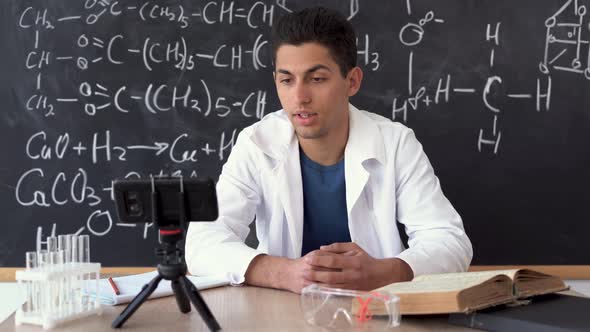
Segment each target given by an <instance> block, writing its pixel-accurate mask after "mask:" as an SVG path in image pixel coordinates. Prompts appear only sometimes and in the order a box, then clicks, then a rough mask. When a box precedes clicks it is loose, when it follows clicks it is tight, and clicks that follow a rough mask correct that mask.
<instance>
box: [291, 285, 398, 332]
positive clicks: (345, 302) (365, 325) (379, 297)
mask: <svg viewBox="0 0 590 332" xmlns="http://www.w3.org/2000/svg"><path fill="white" fill-rule="evenodd" d="M301 308H302V310H303V316H304V318H305V320H306V321H307V322H308V323H310V324H312V325H315V326H319V327H323V328H327V329H337V330H343V329H354V330H355V331H364V330H366V331H375V330H386V329H390V328H393V327H396V326H399V324H400V313H399V297H397V296H396V295H394V294H391V293H389V292H378V293H377V292H361V291H353V290H346V289H338V288H328V287H321V286H319V285H316V284H312V285H309V286H307V287H305V288H303V289H302V291H301Z"/></svg>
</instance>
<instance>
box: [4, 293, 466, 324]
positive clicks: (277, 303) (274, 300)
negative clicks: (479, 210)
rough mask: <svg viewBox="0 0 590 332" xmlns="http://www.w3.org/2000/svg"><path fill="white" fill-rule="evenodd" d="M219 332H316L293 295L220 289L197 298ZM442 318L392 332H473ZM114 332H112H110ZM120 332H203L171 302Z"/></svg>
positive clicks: (150, 305)
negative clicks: (200, 298) (220, 328)
mask: <svg viewBox="0 0 590 332" xmlns="http://www.w3.org/2000/svg"><path fill="white" fill-rule="evenodd" d="M201 294H202V296H203V298H204V299H205V301H206V302H207V304H208V305H209V308H210V309H211V311H213V314H214V315H215V317H216V318H217V321H218V322H219V324H220V325H221V327H222V328H223V330H224V331H298V332H304V331H320V329H318V328H314V327H313V326H310V325H308V324H307V323H306V322H305V321H304V320H303V314H302V313H301V308H300V306H299V295H297V294H293V293H290V292H286V291H279V290H273V289H265V288H258V287H247V286H244V287H231V286H228V287H220V288H214V289H208V290H205V291H203V292H201ZM124 307H125V306H115V307H110V306H105V307H104V313H103V314H102V316H94V317H89V318H87V319H84V320H79V321H74V322H71V323H70V324H66V325H63V326H60V327H58V328H55V329H53V330H51V331H56V332H57V331H84V332H93V331H106V330H111V328H110V324H111V322H112V321H113V319H114V318H115V317H116V316H117V315H118V314H119V313H120V312H121V311H122V310H123V308H124ZM446 320H447V317H446V316H444V315H441V316H421V317H404V318H403V319H402V325H401V326H400V327H399V328H397V329H394V330H393V331H396V332H408V331H412V332H415V331H475V330H471V329H467V328H461V327H456V326H453V325H449V324H447V323H446ZM0 331H17V332H29V331H35V332H39V331H42V330H41V329H40V328H39V327H37V326H33V325H21V326H17V327H15V326H14V315H12V316H11V317H10V318H8V319H7V320H6V321H5V322H4V323H2V324H0ZM112 331H114V330H112ZM122 331H168V332H172V331H208V329H207V326H206V325H205V323H204V322H203V321H202V320H201V318H200V316H199V315H198V313H197V312H196V311H195V310H194V308H193V310H192V311H191V312H190V313H188V314H182V313H180V311H178V307H177V306H176V301H175V299H174V297H166V298H162V299H156V300H150V301H147V302H146V303H144V304H143V305H142V306H141V308H139V310H137V311H136V312H135V314H134V315H133V316H132V317H131V318H130V319H129V320H128V321H127V322H126V323H125V325H124V326H123V329H122Z"/></svg>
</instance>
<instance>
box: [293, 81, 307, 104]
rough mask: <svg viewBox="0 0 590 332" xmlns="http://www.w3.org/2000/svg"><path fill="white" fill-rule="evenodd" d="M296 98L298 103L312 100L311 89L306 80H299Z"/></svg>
mask: <svg viewBox="0 0 590 332" xmlns="http://www.w3.org/2000/svg"><path fill="white" fill-rule="evenodd" d="M294 93H295V100H296V101H297V102H298V103H301V104H306V103H309V102H310V101H311V90H310V88H309V86H308V85H307V84H305V83H304V82H299V83H297V84H296V85H295V91H294Z"/></svg>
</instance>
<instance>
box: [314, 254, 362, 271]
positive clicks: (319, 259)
mask: <svg viewBox="0 0 590 332" xmlns="http://www.w3.org/2000/svg"><path fill="white" fill-rule="evenodd" d="M305 261H306V262H307V264H309V265H311V266H313V267H324V268H329V269H356V268H359V262H358V258H355V257H353V256H352V257H351V256H344V255H340V254H331V255H316V256H312V257H306V259H305Z"/></svg>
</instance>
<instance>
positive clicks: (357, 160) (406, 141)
mask: <svg viewBox="0 0 590 332" xmlns="http://www.w3.org/2000/svg"><path fill="white" fill-rule="evenodd" d="M349 119H350V129H349V137H348V142H347V144H346V149H345V152H344V160H345V163H344V165H345V166H344V168H345V170H344V172H345V178H346V205H347V209H348V211H347V212H348V227H349V230H350V237H351V239H352V241H353V242H356V243H357V244H358V245H359V246H360V247H361V248H363V249H364V250H365V251H367V253H368V254H369V255H371V256H372V257H375V258H386V257H399V258H401V259H402V260H404V261H405V262H406V263H408V265H409V266H410V267H411V268H412V270H413V272H414V276H418V275H421V274H427V273H443V272H459V271H465V270H466V269H467V267H468V266H469V263H470V262H471V258H472V255H473V251H472V247H471V242H470V241H469V238H468V237H467V235H466V234H465V232H464V229H463V223H462V221H461V217H460V216H459V214H458V213H457V212H456V211H455V209H454V208H453V207H452V205H451V203H450V202H449V201H448V200H447V198H446V197H445V196H444V195H443V193H442V191H441V188H440V184H439V181H438V178H437V177H436V176H435V175H434V172H433V169H432V166H431V165H430V162H429V161H428V158H427V157H426V155H425V154H424V151H423V150H422V145H421V144H420V143H419V142H418V141H417V140H416V137H415V136H414V133H413V131H412V130H411V129H409V128H407V127H405V126H404V125H402V124H399V123H395V122H392V121H390V120H389V119H387V118H384V117H381V116H379V115H376V114H373V113H369V112H365V111H359V110H358V109H356V108H355V107H354V106H352V105H350V107H349ZM217 195H218V201H219V218H218V219H217V221H215V222H192V223H190V226H189V230H188V234H187V239H186V262H187V264H188V268H189V271H190V272H191V273H193V274H197V275H208V274H218V273H230V276H231V278H232V279H233V281H234V282H235V283H240V282H243V281H244V274H245V272H246V270H247V268H248V265H249V264H250V262H251V260H252V259H253V258H254V257H255V256H257V255H259V254H261V253H266V254H269V255H274V256H284V257H289V258H297V257H300V256H301V246H302V234H303V191H302V184H301V169H300V164H299V146H298V141H297V137H296V135H295V133H294V130H293V127H292V125H291V123H290V121H289V119H288V118H287V114H286V113H285V112H284V111H283V110H280V111H277V112H274V113H271V114H268V115H267V116H265V117H264V118H263V119H262V120H261V121H259V122H257V123H255V124H253V125H251V126H250V127H247V128H245V129H244V130H243V131H242V132H241V133H240V134H239V136H238V139H237V141H236V144H235V145H234V147H233V150H232V152H231V154H230V156H229V158H228V160H227V162H226V164H225V165H224V166H223V169H222V173H221V175H220V177H219V182H218V183H217ZM254 219H255V220H256V235H257V238H258V241H259V245H258V248H257V249H253V248H250V247H248V246H246V245H245V244H244V239H245V238H246V236H247V235H248V233H249V227H248V226H249V224H250V223H251V222H252V221H253V220H254ZM396 219H397V220H398V221H399V222H401V223H402V224H404V225H405V228H406V233H407V234H408V236H409V241H408V244H409V248H408V249H405V248H404V246H403V244H402V242H401V239H400V236H399V233H398V229H397V226H396Z"/></svg>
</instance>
